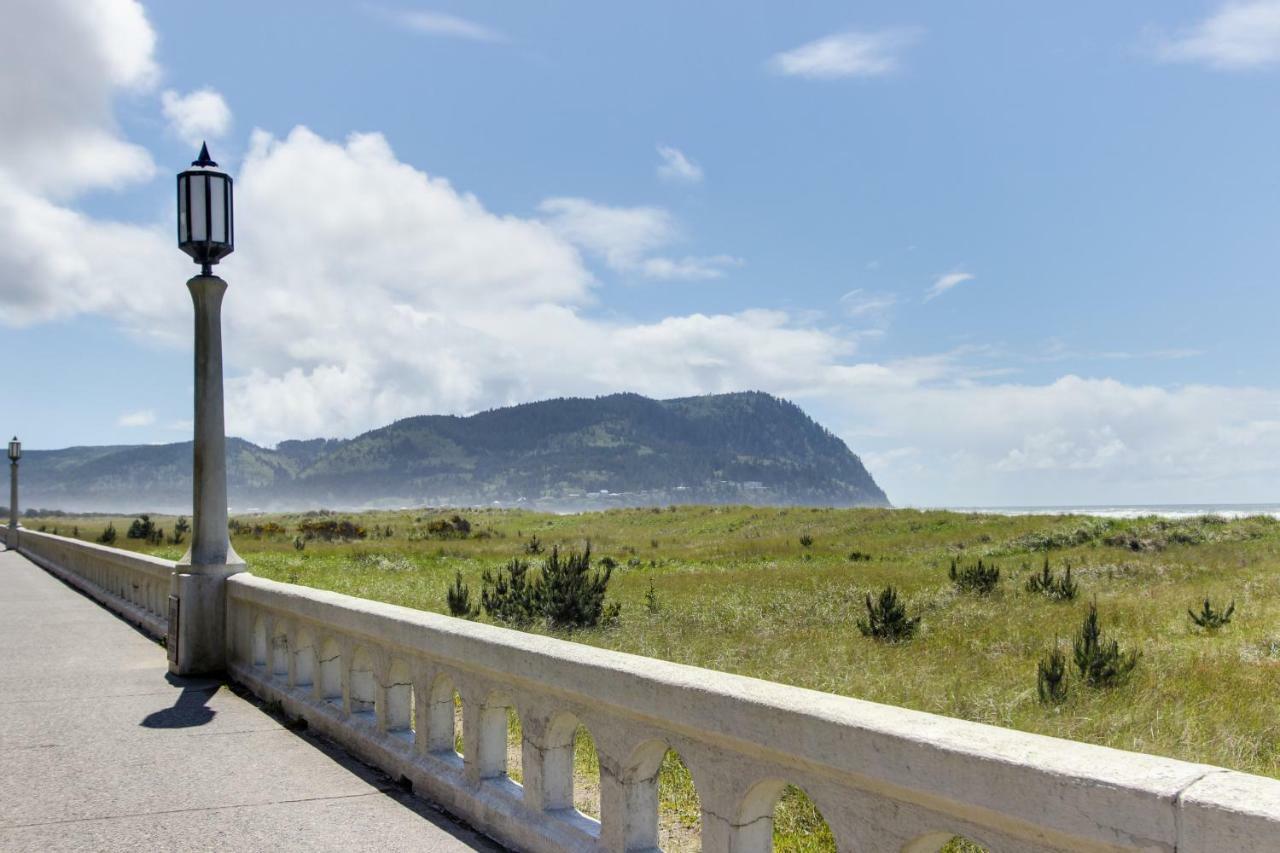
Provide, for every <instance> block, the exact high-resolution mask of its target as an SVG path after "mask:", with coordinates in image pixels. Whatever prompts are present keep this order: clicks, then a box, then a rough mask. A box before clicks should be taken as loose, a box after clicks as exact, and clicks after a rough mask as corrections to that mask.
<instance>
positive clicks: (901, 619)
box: [858, 586, 920, 643]
mask: <svg viewBox="0 0 1280 853" xmlns="http://www.w3.org/2000/svg"><path fill="white" fill-rule="evenodd" d="M919 624H920V618H919V617H916V618H914V619H912V618H911V617H910V616H908V615H907V609H906V607H904V606H903V605H902V604H901V603H899V602H898V591H897V590H895V589H894V588H893V587H892V586H886V587H885V588H884V589H883V590H882V591H881V592H880V597H879V599H877V600H876V601H872V600H871V593H867V618H866V619H859V620H858V630H859V631H861V632H862V636H864V637H874V638H875V639H877V640H882V641H884V642H886V643H896V642H898V641H900V640H909V639H911V636H912V635H913V634H914V633H915V632H916V627H917V626H918V625H919Z"/></svg>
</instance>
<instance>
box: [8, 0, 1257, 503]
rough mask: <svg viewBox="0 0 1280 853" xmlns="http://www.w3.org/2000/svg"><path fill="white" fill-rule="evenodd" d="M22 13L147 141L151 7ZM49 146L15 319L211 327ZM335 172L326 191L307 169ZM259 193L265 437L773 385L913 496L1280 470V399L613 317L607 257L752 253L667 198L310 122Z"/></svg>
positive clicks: (171, 329) (251, 260)
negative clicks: (668, 207)
mask: <svg viewBox="0 0 1280 853" xmlns="http://www.w3.org/2000/svg"><path fill="white" fill-rule="evenodd" d="M90 6H92V8H93V9H94V10H95V11H97V12H101V11H102V10H108V11H111V12H114V13H116V14H117V15H120V16H121V17H119V18H112V17H110V16H108V17H107V18H105V19H103V20H107V21H108V22H113V23H110V25H103V26H101V27H99V28H98V29H91V30H90V31H87V32H86V31H82V30H81V29H78V28H77V27H78V25H76V26H73V25H72V24H70V23H68V22H67V21H63V20H60V19H58V15H57V14H53V13H52V12H49V10H53V11H54V12H57V13H58V14H61V15H63V16H65V17H70V18H78V17H79V16H80V15H81V11H80V10H82V9H85V8H90ZM36 7H38V8H36ZM121 10H123V12H122V11H121ZM131 10H132V12H137V13H138V14H137V16H136V17H134V18H131V17H130V14H132V12H131ZM21 14H23V15H26V16H28V17H37V16H40V15H45V16H46V17H47V18H49V22H50V23H51V31H56V32H60V33H62V34H63V38H65V39H66V40H67V43H68V44H72V45H77V46H79V47H80V48H83V49H84V51H85V55H86V56H87V57H91V58H92V57H98V58H97V59H93V60H92V61H93V62H96V63H97V66H96V67H98V68H99V69H109V68H115V69H116V71H115V72H112V73H114V74H115V77H110V76H104V77H102V79H96V78H91V77H84V78H83V79H82V78H80V77H79V76H76V75H79V73H80V72H79V70H78V69H60V68H51V67H46V70H49V71H50V73H66V74H71V75H73V76H76V79H77V80H78V81H79V84H80V89H79V90H78V91H77V94H76V98H77V99H78V100H77V103H80V104H82V105H83V104H88V105H90V106H92V105H93V104H98V105H99V108H97V112H96V113H95V112H93V111H92V110H90V112H89V113H87V114H86V115H85V116H81V117H75V116H72V115H71V113H65V114H64V113H63V112H59V110H58V109H55V108H54V107H53V106H50V107H49V108H48V109H49V114H50V115H54V116H55V118H58V120H56V121H53V120H51V121H49V122H48V123H47V124H46V131H45V133H46V135H47V138H48V144H49V146H50V148H51V149H58V150H68V149H69V148H74V147H75V146H76V145H78V144H82V143H83V140H84V139H86V138H90V137H91V136H92V134H93V133H98V134H104V135H105V137H104V138H107V139H110V140H112V141H113V144H115V145H117V146H123V148H121V149H119V150H126V149H128V147H129V145H130V143H128V141H127V140H125V139H123V138H122V137H120V135H119V132H118V131H117V130H116V128H115V127H114V124H113V122H112V120H111V114H110V109H109V104H110V101H111V99H112V97H115V96H117V95H123V96H125V97H127V96H129V93H131V92H133V91H137V90H138V89H139V87H145V85H148V84H147V82H146V80H147V78H148V75H150V74H153V73H154V66H153V64H152V63H151V60H150V50H151V47H150V45H151V41H150V40H148V39H147V38H144V37H143V36H145V35H147V34H149V33H150V30H149V28H147V27H146V26H145V24H146V21H145V18H144V17H141V16H140V11H139V10H137V8H136V4H132V3H127V2H117V3H106V2H101V3H86V4H80V3H75V4H72V3H70V2H65V3H58V2H49V3H42V4H31V8H27V7H24V9H23V11H22V12H21ZM95 20H98V19H95ZM119 21H124V22H125V24H120V23H119ZM129 21H134V23H135V24H136V22H137V21H141V23H142V25H143V26H142V28H138V27H137V26H132V28H130V25H128V22H129ZM99 23H101V21H99ZM48 31H50V30H44V31H40V32H41V33H44V32H48ZM11 32H12V30H11V28H10V29H6V30H5V31H3V33H0V39H3V38H11V36H10V33H11ZM120 33H124V34H125V35H126V36H128V35H129V34H130V33H132V34H133V35H132V36H131V38H132V41H129V40H128V39H126V42H125V43H128V44H132V45H133V46H134V49H135V50H137V51H141V55H142V57H143V58H142V59H139V58H138V56H132V58H130V57H129V56H123V55H117V52H118V51H119V50H120V45H119V44H113V45H106V44H96V43H95V42H94V39H98V40H102V41H109V40H111V39H113V38H115V37H116V36H117V35H118V34H120ZM42 37H43V36H42ZM46 47H49V45H46ZM54 53H57V54H59V55H67V52H66V51H65V50H62V49H61V48H59V50H58V51H54ZM7 62H10V57H9V56H8V55H7V54H5V52H3V51H0V63H7ZM112 63H114V65H113V64H112ZM5 67H6V68H7V69H8V71H12V70H14V69H13V67H12V66H5ZM42 67H44V66H42ZM103 74H106V72H105V71H104V72H103ZM32 79H35V78H32ZM15 80H16V81H23V80H26V78H25V77H23V76H22V75H18V76H14V75H13V74H9V73H5V74H0V109H8V110H12V109H13V107H12V104H13V102H14V98H15V97H19V96H16V95H14V93H13V92H12V91H11V89H13V88H15V86H14V84H13V82H12V81H15ZM104 80H106V81H107V82H105V83H104V82H103V81H104ZM112 80H115V81H117V82H111V81H112ZM18 88H20V87H18ZM3 115H4V117H6V118H9V117H10V116H12V115H13V113H12V112H9V113H4V114H3ZM5 126H6V128H13V134H16V135H17V136H22V135H23V134H30V133H33V132H34V131H31V130H30V129H29V128H27V127H25V126H23V125H22V124H21V123H20V122H19V123H17V124H15V123H13V122H12V121H10V122H8V123H6V125H5ZM86 132H88V133H89V134H90V137H86V136H85V133H86ZM31 138H35V137H31ZM28 142H29V140H28ZM28 142H22V143H21V144H20V143H19V142H15V141H14V139H12V138H10V135H6V136H5V138H4V139H3V140H0V323H4V324H17V323H37V322H41V321H44V320H50V319H55V318H63V317H69V316H72V315H74V314H77V313H89V314H96V315H98V316H99V317H102V318H104V319H105V320H106V321H108V322H112V323H115V324H117V325H119V326H122V327H124V328H126V329H128V330H129V331H131V332H132V333H134V334H138V335H146V336H149V337H151V338H155V339H158V340H159V342H160V343H162V344H168V345H172V346H174V347H179V348H181V347H185V346H187V345H188V344H189V336H190V327H189V321H182V322H179V321H178V320H179V319H180V318H182V317H189V316H190V315H189V313H188V312H189V311H190V303H189V298H188V296H187V294H186V292H185V290H184V289H183V288H182V286H181V282H182V281H183V280H184V279H185V278H186V277H187V276H189V275H190V274H191V272H192V271H193V268H192V265H191V264H190V262H189V261H187V260H186V259H185V257H184V256H182V255H181V254H180V253H179V252H178V251H176V249H175V248H174V246H173V236H172V223H171V222H169V221H164V222H156V223H151V224H141V225H139V224H128V223H120V222H112V221H110V220H106V219H103V218H100V217H95V216H90V215H88V214H86V213H84V212H81V211H79V210H77V209H75V208H74V207H72V206H71V205H70V203H69V202H67V201H66V199H65V198H64V197H63V196H62V195H61V194H62V193H64V192H67V191H68V188H69V189H70V190H71V191H74V190H77V189H83V188H84V187H85V186H86V185H87V183H91V181H88V180H87V179H86V180H80V181H79V182H77V181H71V182H70V183H69V184H68V183H59V182H57V181H49V180H47V178H46V176H42V175H41V174H40V172H39V169H38V168H35V167H33V166H32V164H33V163H34V164H37V165H38V164H39V157H38V154H35V153H32V152H33V150H34V147H38V146H34V145H33V144H28ZM143 154H144V155H145V152H143ZM33 158H34V159H33ZM145 162H146V163H147V164H148V166H149V164H150V158H149V157H146V159H145ZM28 167H30V168H32V169H34V171H27V169H28ZM320 173H322V174H324V175H325V176H326V181H325V182H324V183H323V184H322V185H321V184H318V183H317V182H315V181H312V180H309V178H310V177H311V176H313V175H315V174H320ZM237 190H238V192H237V202H238V205H239V209H240V213H241V222H252V223H253V227H251V228H246V229H243V230H242V231H241V232H240V233H239V234H238V235H237V237H238V245H237V251H236V253H235V254H234V255H232V256H231V257H230V258H228V259H227V261H226V262H225V265H224V266H223V267H222V274H223V275H224V276H225V277H226V278H227V279H228V281H229V282H230V285H231V289H230V291H229V293H228V295H227V299H226V302H225V306H224V318H225V326H224V332H225V352H226V357H227V365H228V367H227V417H228V427H229V429H230V431H231V432H233V433H235V434H239V435H243V436H245V437H248V438H250V439H253V440H256V441H261V442H268V443H269V442H274V441H277V440H280V439H283V438H298V437H307V436H317V435H324V436H342V435H351V434H354V433H357V432H359V431H361V430H364V429H368V428H371V427H374V426H378V425H381V424H384V423H387V422H389V421H391V420H393V419H395V418H399V417H404V416H408V415H414V414H420V413H424V412H453V413H466V412H471V411H475V410H478V409H483V408H487V407H491V406H496V405H503V404H507V403H514V402H523V401H527V400H532V399H539V398H545V397H548V396H556V395H568V394H578V395H594V394H601V393H609V392H614V391H618V390H632V391H638V392H641V393H644V394H649V395H652V396H657V397H667V396H676V395H688V394H699V393H707V392H719V391H732V390H741V389H747V388H758V389H763V390H767V391H771V392H773V393H777V394H781V395H784V396H787V397H790V398H792V399H794V400H796V401H797V402H799V403H801V404H802V405H804V406H805V407H806V409H807V410H808V411H810V412H811V413H812V414H813V415H814V416H815V417H817V418H818V419H819V420H820V422H822V423H824V424H827V425H829V426H830V427H832V428H833V429H834V430H836V431H837V433H838V434H839V435H840V436H841V437H842V438H844V439H845V440H846V441H847V442H848V443H849V445H850V446H851V447H852V448H853V449H854V450H855V451H858V452H860V453H863V454H864V456H865V458H866V460H867V462H868V464H869V465H870V467H871V470H872V472H873V474H875V476H876V477H877V478H878V479H879V480H880V481H881V483H882V484H883V485H884V486H885V488H886V489H887V490H888V492H889V494H890V496H891V497H893V498H895V499H897V500H899V501H901V502H910V501H912V500H921V499H922V498H921V496H924V498H923V499H927V500H929V501H930V502H934V503H944V502H949V503H969V504H978V503H995V502H1000V503H1034V502H1050V503H1078V502H1087V501H1093V502H1097V501H1099V500H1113V501H1126V502H1143V501H1147V502H1152V501H1177V500H1185V501H1211V500H1232V499H1235V500H1249V499H1264V498H1265V497H1266V496H1269V495H1271V493H1272V491H1273V489H1274V483H1275V482H1276V481H1277V479H1280V392H1278V391H1276V390H1275V389H1265V388H1238V387H1226V386H1182V387H1157V386H1145V385H1135V384H1128V383H1122V382H1118V381H1115V380H1113V379H1107V378H1097V377H1078V376H1074V375H1068V376H1064V377H1062V378H1060V379H1058V380H1056V381H1053V382H1047V383H1031V382H1018V381H1015V380H1014V379H1012V378H1010V377H1008V376H1002V377H998V378H997V377H993V376H992V375H991V372H990V370H989V369H986V368H984V367H982V366H981V365H975V364H973V363H972V362H973V360H974V359H975V357H976V354H975V353H974V352H972V351H955V352H948V353H941V354H931V355H927V356H918V357H912V358H901V359H896V360H887V361H869V360H865V359H862V360H860V359H859V356H858V353H857V352H856V350H855V346H854V341H853V339H851V338H850V337H849V336H848V335H847V334H846V333H844V332H842V331H840V330H839V329H836V328H823V327H822V325H821V323H822V321H821V320H820V319H815V318H814V317H812V316H808V315H803V314H797V313H793V312H788V311H777V310H761V309H743V310H737V311H724V312H716V313H692V314H687V315H682V316H667V317H661V316H659V317H656V318H653V319H647V320H644V321H637V320H634V319H631V318H628V317H626V316H624V315H618V314H614V313H611V312H609V311H608V310H607V306H604V308H605V310H601V307H602V306H600V305H599V302H598V300H600V299H601V298H602V296H603V295H604V289H603V288H601V287H600V286H599V282H598V281H597V279H596V277H595V276H594V275H593V274H592V272H591V270H590V269H589V268H588V266H587V260H586V258H587V257H598V258H600V259H602V260H603V263H604V266H605V267H606V268H607V269H609V270H618V271H622V272H626V273H634V274H636V275H650V276H658V277H661V276H662V275H666V274H670V275H672V276H673V277H696V271H697V270H698V269H699V268H700V267H699V265H700V264H705V265H709V266H708V267H706V268H708V269H712V270H714V269H716V268H717V267H719V268H723V267H724V266H726V265H730V264H732V263H734V262H735V259H733V258H729V257H725V256H709V257H706V258H681V257H679V256H677V255H673V254H672V253H671V252H670V247H671V246H672V245H673V244H674V243H676V242H677V241H678V239H679V237H680V235H679V233H678V230H679V229H678V228H677V227H676V225H675V223H674V221H673V219H672V217H671V216H670V214H669V213H667V212H666V211H664V210H662V209H660V208H653V207H608V206H604V205H599V204H595V203H593V202H590V201H588V200H585V199H574V198H552V199H548V200H547V201H546V202H544V204H543V205H542V207H541V208H540V210H539V211H538V212H537V214H536V215H535V216H527V217H525V216H516V215H511V214H507V213H502V212H499V211H494V210H492V209H490V208H488V207H486V205H485V204H484V203H483V202H482V201H481V200H480V199H478V198H476V197H475V196H473V195H471V194H469V193H467V192H465V191H463V190H461V189H459V188H457V187H455V186H453V185H452V184H451V183H450V182H449V181H448V180H445V179H444V178H442V177H439V176H435V175H431V174H428V173H427V172H424V171H422V170H421V169H418V168H415V167H414V166H412V165H410V164H408V163H405V162H403V161H402V160H400V159H399V158H398V157H397V156H396V154H395V152H394V151H393V150H392V147H391V146H390V144H389V143H388V142H387V140H386V139H385V138H383V137H382V136H380V135H378V134H355V135H352V136H350V137H347V138H346V139H341V140H337V139H326V138H324V137H321V136H319V135H317V134H316V133H313V132H312V131H310V130H307V129H306V128H301V127H300V128H296V129H295V130H293V131H292V132H290V133H289V134H288V135H286V136H284V137H276V136H272V135H269V134H266V133H262V132H257V133H255V134H254V135H253V137H252V139H251V141H250V145H249V149H248V153H247V155H246V157H245V159H244V161H243V164H242V168H241V172H240V174H238V175H237ZM950 276H952V277H954V276H963V277H965V278H960V279H954V280H953V281H952V282H951V283H950V284H949V285H948V286H949V287H954V286H955V285H957V284H959V283H960V282H961V281H962V280H966V279H967V277H968V274H966V273H951V274H950ZM946 278H947V277H945V276H944V277H943V278H941V279H939V282H937V283H935V286H937V284H941V283H943V282H944V281H945V280H946ZM945 289H946V288H943V290H945ZM841 304H842V307H843V309H844V313H845V315H846V316H847V317H853V318H858V319H862V320H867V319H870V318H872V317H874V316H875V315H877V314H878V313H883V312H887V311H889V310H892V299H891V298H890V297H888V296H886V295H884V294H878V293H875V292H870V291H861V290H858V291H852V292H850V293H849V294H846V296H845V298H844V299H843V300H842V303H841ZM175 318H178V319H175ZM150 416H151V414H150V412H147V411H143V412H129V413H125V414H124V415H123V416H121V419H120V423H122V424H124V423H125V422H126V421H129V422H130V423H134V424H138V425H139V427H140V428H146V427H143V426H142V425H143V424H144V423H145V422H146V421H147V420H148V418H149V417H150ZM150 428H157V429H159V428H162V427H159V426H158V425H156V424H155V423H154V422H152V423H151V424H150Z"/></svg>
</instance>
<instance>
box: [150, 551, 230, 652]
mask: <svg viewBox="0 0 1280 853" xmlns="http://www.w3.org/2000/svg"><path fill="white" fill-rule="evenodd" d="M228 557H230V558H233V559H234V560H235V562H227V563H224V564H221V565H217V566H193V565H190V564H185V565H184V564H182V563H179V564H178V565H177V566H176V567H175V569H174V573H173V581H172V583H171V584H170V588H169V589H170V598H169V637H168V644H169V671H170V672H171V673H173V674H174V675H211V674H215V673H218V672H221V671H223V670H224V669H225V668H226V664H227V661H226V645H227V641H226V627H227V578H229V577H231V576H232V575H234V574H237V573H238V572H243V571H244V570H245V565H244V563H243V562H241V561H240V559H239V558H238V557H236V556H235V552H234V551H233V552H231V553H230V554H228Z"/></svg>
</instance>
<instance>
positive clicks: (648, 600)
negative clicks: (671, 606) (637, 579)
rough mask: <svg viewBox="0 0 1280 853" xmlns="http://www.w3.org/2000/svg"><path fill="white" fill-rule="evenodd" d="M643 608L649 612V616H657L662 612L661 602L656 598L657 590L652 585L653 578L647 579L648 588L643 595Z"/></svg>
mask: <svg viewBox="0 0 1280 853" xmlns="http://www.w3.org/2000/svg"><path fill="white" fill-rule="evenodd" d="M644 608H645V610H648V611H649V615H650V616H657V615H658V614H659V613H661V612H662V601H661V600H660V599H659V598H658V590H657V589H656V588H655V587H654V585H653V578H649V588H648V589H647V590H645V593H644Z"/></svg>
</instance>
